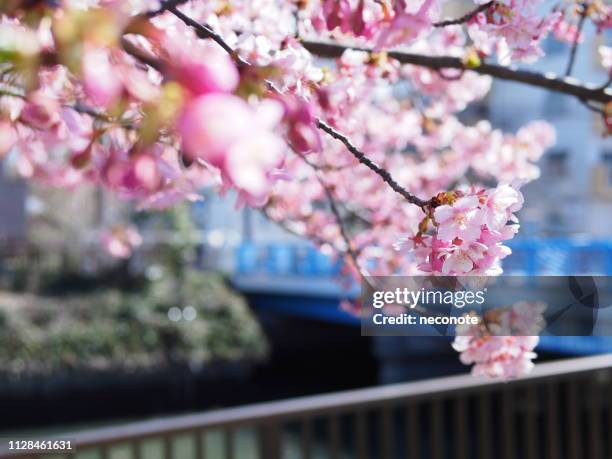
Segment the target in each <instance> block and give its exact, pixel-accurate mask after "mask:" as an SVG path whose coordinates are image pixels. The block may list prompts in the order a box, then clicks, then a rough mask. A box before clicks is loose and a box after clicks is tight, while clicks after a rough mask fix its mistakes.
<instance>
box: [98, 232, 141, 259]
mask: <svg viewBox="0 0 612 459" xmlns="http://www.w3.org/2000/svg"><path fill="white" fill-rule="evenodd" d="M101 239H102V245H103V246H104V248H105V249H106V251H107V252H108V253H109V254H110V255H112V256H113V257H116V258H129V257H130V256H131V255H132V252H133V251H134V249H135V248H137V247H138V246H139V245H141V244H142V237H141V236H140V234H139V233H138V231H137V230H136V228H134V227H133V226H127V227H125V226H116V227H114V228H110V229H107V230H105V231H104V232H103V233H102V237H101Z"/></svg>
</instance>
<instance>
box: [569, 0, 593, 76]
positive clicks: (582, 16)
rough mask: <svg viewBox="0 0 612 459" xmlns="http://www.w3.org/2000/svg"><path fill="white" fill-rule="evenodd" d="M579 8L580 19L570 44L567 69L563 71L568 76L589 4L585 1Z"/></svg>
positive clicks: (572, 67)
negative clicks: (572, 41)
mask: <svg viewBox="0 0 612 459" xmlns="http://www.w3.org/2000/svg"><path fill="white" fill-rule="evenodd" d="M580 8H581V10H580V20H579V21H578V29H577V30H576V37H575V38H574V43H573V44H572V49H571V51H570V57H569V62H568V63H567V70H566V71H565V76H566V77H568V76H570V75H571V74H572V70H574V63H575V62H576V54H577V53H578V47H579V46H580V36H581V35H582V29H583V28H584V23H585V21H586V18H587V12H588V10H589V5H588V3H587V2H585V3H582V4H581V5H580Z"/></svg>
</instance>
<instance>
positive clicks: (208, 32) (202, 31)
mask: <svg viewBox="0 0 612 459" xmlns="http://www.w3.org/2000/svg"><path fill="white" fill-rule="evenodd" d="M167 10H168V11H169V12H171V13H172V14H174V15H175V16H176V17H177V18H179V19H180V20H181V21H183V23H184V24H185V25H187V26H189V27H191V28H193V29H194V30H195V31H196V33H197V35H198V37H200V38H203V39H207V38H208V39H210V40H213V41H214V42H215V43H217V44H218V45H219V46H220V47H221V48H223V49H224V50H225V51H226V52H227V53H228V54H229V55H230V56H231V57H232V59H234V61H235V62H236V64H237V65H238V67H247V66H249V63H248V62H247V61H245V60H244V59H243V58H242V57H240V55H239V54H238V53H237V52H236V51H235V50H234V49H233V48H232V47H231V46H230V45H228V44H227V42H226V41H225V40H224V39H223V37H221V35H219V34H218V33H216V32H215V31H214V30H213V29H211V28H210V26H209V25H208V24H200V23H199V22H198V21H195V20H194V19H192V18H190V17H189V16H187V15H185V14H183V13H182V12H181V11H180V10H179V9H178V8H177V7H176V6H173V5H170V6H168V7H167Z"/></svg>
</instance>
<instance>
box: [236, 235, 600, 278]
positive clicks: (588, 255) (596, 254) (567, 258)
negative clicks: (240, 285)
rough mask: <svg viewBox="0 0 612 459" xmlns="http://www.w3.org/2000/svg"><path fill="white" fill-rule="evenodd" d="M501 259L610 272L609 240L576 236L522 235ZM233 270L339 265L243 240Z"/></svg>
mask: <svg viewBox="0 0 612 459" xmlns="http://www.w3.org/2000/svg"><path fill="white" fill-rule="evenodd" d="M509 246H510V248H511V249H512V254H511V255H510V256H509V257H507V258H506V259H505V260H503V267H504V272H505V273H506V274H514V275H523V276H536V275H579V274H589V275H612V242H611V241H595V240H587V241H582V240H576V239H523V240H516V241H512V242H511V243H510V244H509ZM235 257H236V258H235V261H236V263H235V265H236V266H235V268H236V269H235V271H236V273H237V274H250V273H257V274H262V273H265V274H270V275H274V276H277V275H285V276H302V277H312V276H314V277H329V276H333V275H337V274H338V273H339V272H340V269H341V262H340V260H337V259H334V258H332V257H329V256H327V255H325V254H323V253H321V252H320V251H318V250H317V249H316V248H315V247H313V246H310V245H306V244H302V245H300V244H291V243H289V244H287V243H278V244H266V245H257V244H253V243H243V244H242V245H240V246H239V247H238V248H237V250H236V254H235Z"/></svg>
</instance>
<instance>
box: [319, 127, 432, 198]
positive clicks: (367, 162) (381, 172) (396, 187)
mask: <svg viewBox="0 0 612 459" xmlns="http://www.w3.org/2000/svg"><path fill="white" fill-rule="evenodd" d="M317 127H318V128H319V129H321V130H322V131H323V132H325V133H327V134H328V135H330V136H331V137H333V138H334V139H336V140H339V141H340V142H342V143H343V144H344V146H345V147H346V149H347V150H348V151H349V152H351V154H352V155H353V156H354V157H355V158H357V160H358V161H359V162H360V163H361V164H363V165H364V166H366V167H368V168H369V169H371V170H372V171H374V172H376V174H377V175H378V176H379V177H380V178H382V179H383V181H384V182H385V183H386V184H387V185H389V186H390V187H391V189H392V190H393V191H395V192H396V193H398V194H399V195H401V196H402V197H403V198H404V199H406V201H408V202H410V203H411V204H414V205H416V206H419V207H420V208H421V209H423V210H425V209H426V208H427V207H428V206H429V205H430V204H431V202H430V201H424V200H422V199H420V198H418V197H416V196H414V195H413V194H412V193H410V192H409V191H408V190H406V189H405V188H404V187H402V186H401V185H400V184H399V183H397V182H396V181H395V180H394V179H393V177H392V176H391V174H390V173H389V172H388V171H387V170H385V169H383V168H382V167H380V166H379V165H378V164H376V163H375V162H374V161H372V160H371V159H370V158H368V157H367V156H366V155H365V154H364V153H363V152H362V151H361V150H359V149H358V148H357V147H356V146H355V145H353V144H352V143H351V141H350V140H349V139H348V138H347V137H346V136H345V135H344V134H341V133H340V132H338V131H336V130H335V129H334V128H332V127H331V126H330V125H328V124H327V123H325V122H324V121H322V120H320V119H319V120H317Z"/></svg>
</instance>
